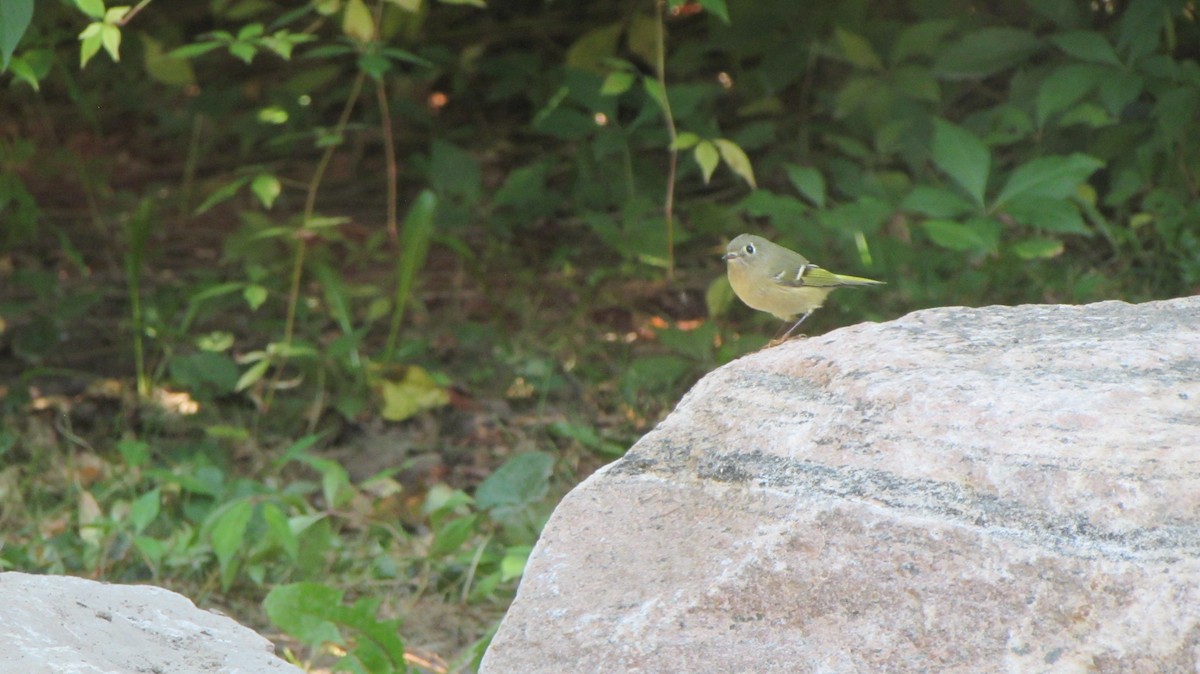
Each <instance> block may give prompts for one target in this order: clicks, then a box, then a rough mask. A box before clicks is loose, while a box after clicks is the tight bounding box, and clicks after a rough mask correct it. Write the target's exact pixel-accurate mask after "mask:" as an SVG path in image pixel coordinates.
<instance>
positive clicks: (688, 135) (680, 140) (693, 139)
mask: <svg viewBox="0 0 1200 674" xmlns="http://www.w3.org/2000/svg"><path fill="white" fill-rule="evenodd" d="M699 142H700V136H697V135H696V134H694V133H692V132H691V131H681V132H680V133H679V135H678V136H675V147H674V148H673V149H676V150H686V149H688V148H690V147H692V146H694V145H696V144H697V143H699Z"/></svg>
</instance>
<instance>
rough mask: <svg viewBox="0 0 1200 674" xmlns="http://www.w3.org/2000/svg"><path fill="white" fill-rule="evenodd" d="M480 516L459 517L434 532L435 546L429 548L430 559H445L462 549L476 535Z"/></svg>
mask: <svg viewBox="0 0 1200 674" xmlns="http://www.w3.org/2000/svg"><path fill="white" fill-rule="evenodd" d="M478 523H479V516H477V515H471V516H469V517H459V518H457V519H452V520H450V521H448V522H445V523H443V524H442V526H441V527H438V529H437V530H436V531H434V532H433V544H432V545H430V546H429V556H430V557H443V556H445V555H448V554H450V553H452V552H454V551H456V550H458V549H459V548H461V547H462V545H463V543H466V542H467V539H468V538H470V537H471V534H473V533H475V528H476V526H477V525H478Z"/></svg>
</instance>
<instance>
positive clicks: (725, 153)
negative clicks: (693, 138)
mask: <svg viewBox="0 0 1200 674" xmlns="http://www.w3.org/2000/svg"><path fill="white" fill-rule="evenodd" d="M713 143H714V144H715V145H716V146H717V149H718V150H720V151H721V159H722V160H724V161H725V165H726V166H728V167H729V168H730V169H732V170H733V172H734V173H736V174H738V175H739V176H741V177H742V180H745V181H746V182H747V183H748V184H749V185H750V187H751V188H757V187H758V185H757V184H755V182H754V168H753V167H752V166H751V165H750V158H749V157H747V156H746V153H745V152H744V151H743V150H742V148H740V147H738V145H737V143H734V142H733V141H731V140H726V139H724V138H717V139H716V140H714V141H713Z"/></svg>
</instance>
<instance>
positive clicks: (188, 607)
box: [0, 573, 303, 674]
mask: <svg viewBox="0 0 1200 674" xmlns="http://www.w3.org/2000/svg"><path fill="white" fill-rule="evenodd" d="M0 672H4V673H6V674H8V673H11V674H65V673H72V672H78V673H80V674H83V673H95V674H133V673H135V672H137V673H140V672H145V673H147V674H150V673H152V672H158V673H162V674H168V673H169V674H303V672H302V671H301V670H300V669H299V668H298V667H294V666H292V665H289V664H287V663H286V662H284V661H283V660H280V659H279V658H277V657H275V655H274V652H273V647H272V646H271V642H269V641H267V640H266V639H264V638H263V637H261V636H259V635H258V634H256V633H255V632H253V631H252V630H250V629H249V628H246V627H242V626H241V625H239V624H238V623H236V622H234V621H233V620H232V619H230V618H226V617H224V616H221V615H218V614H216V613H212V612H210V611H203V610H201V609H198V608H196V605H195V604H193V603H192V602H191V600H189V599H187V598H186V597H183V596H182V595H179V594H176V593H174V592H171V591H170V590H164V589H162V588H160V587H153V586H149V585H109V584H107V583H98V582H96V581H93V580H85V579H83V578H71V577H69V576H34V575H30V574H26V573H0Z"/></svg>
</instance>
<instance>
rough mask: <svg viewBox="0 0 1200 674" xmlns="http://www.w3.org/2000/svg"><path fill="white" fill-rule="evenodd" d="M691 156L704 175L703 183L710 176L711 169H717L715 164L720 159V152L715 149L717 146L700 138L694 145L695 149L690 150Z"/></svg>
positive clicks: (706, 181) (705, 182)
mask: <svg viewBox="0 0 1200 674" xmlns="http://www.w3.org/2000/svg"><path fill="white" fill-rule="evenodd" d="M692 156H693V157H695V158H696V163H697V164H699V165H700V171H701V173H703V175H704V184H705V185H707V184H708V181H709V180H710V179H711V178H712V174H713V171H716V170H717V164H719V163H720V161H721V152H720V151H719V150H717V146H716V145H713V144H712V142H711V141H707V140H702V141H700V142H699V143H698V144H697V145H696V149H695V150H693V151H692Z"/></svg>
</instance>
